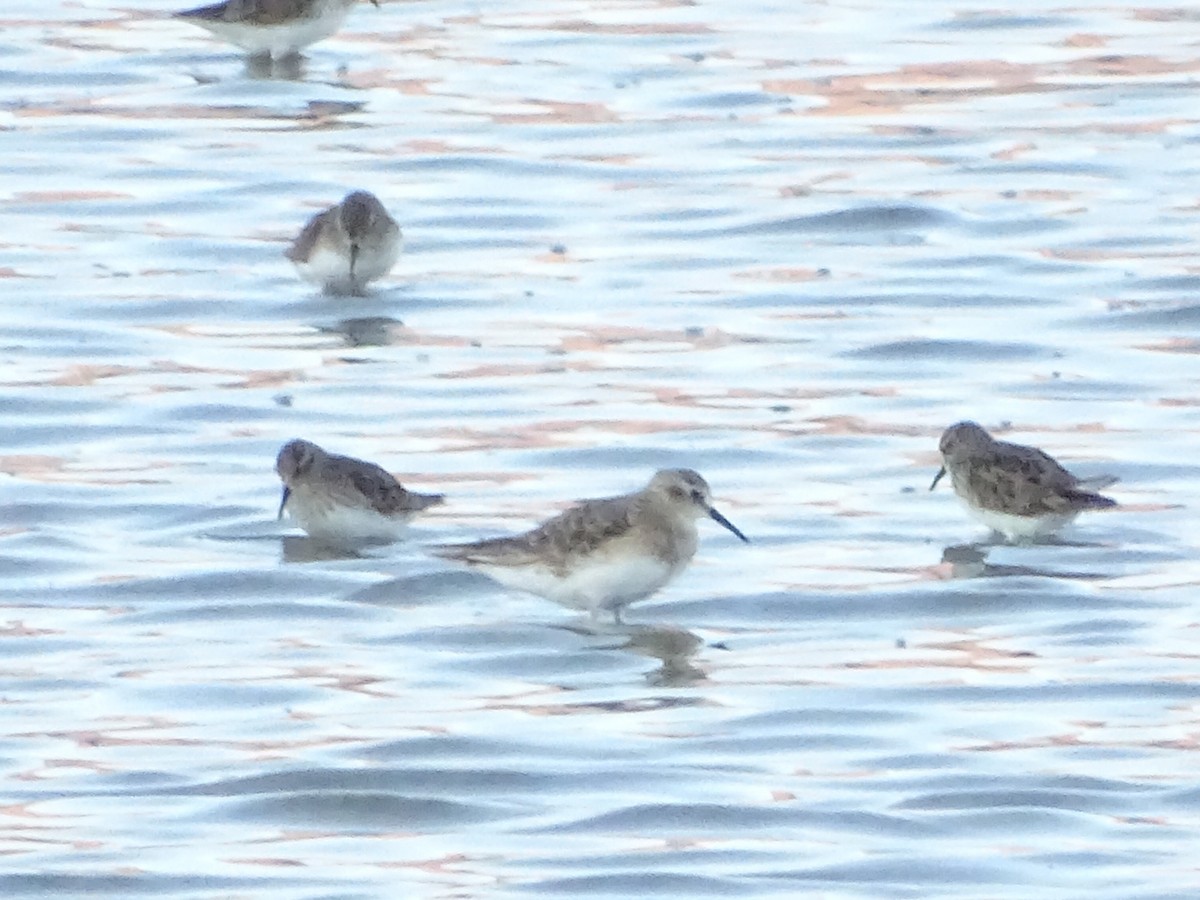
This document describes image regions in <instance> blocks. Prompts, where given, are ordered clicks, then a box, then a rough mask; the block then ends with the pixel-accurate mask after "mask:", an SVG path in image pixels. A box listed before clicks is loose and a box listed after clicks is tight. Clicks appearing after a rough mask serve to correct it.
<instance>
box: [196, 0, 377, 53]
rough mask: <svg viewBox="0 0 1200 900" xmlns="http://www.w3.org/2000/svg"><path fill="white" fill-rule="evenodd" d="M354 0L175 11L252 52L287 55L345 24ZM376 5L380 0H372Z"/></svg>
mask: <svg viewBox="0 0 1200 900" xmlns="http://www.w3.org/2000/svg"><path fill="white" fill-rule="evenodd" d="M354 3H355V0H225V2H224V3H214V4H212V5H211V6H198V7H196V8H195V9H186V10H184V11H183V12H178V13H175V16H176V17H177V18H180V19H183V20H184V21H186V22H191V23H192V24H193V25H199V26H200V27H201V28H206V29H208V30H209V31H211V32H212V33H213V34H215V35H216V36H217V37H219V38H221V39H222V40H226V41H228V42H229V43H231V44H236V45H237V46H238V47H241V48H242V49H243V50H245V51H246V52H247V53H249V54H250V55H251V56H259V57H271V58H274V59H284V58H286V57H289V56H295V55H296V54H298V53H299V52H300V51H301V50H303V49H304V48H305V47H307V46H308V45H309V44H315V43H316V42H317V41H319V40H321V39H322V38H327V37H329V36H330V35H331V34H333V33H334V32H335V31H337V30H338V29H339V28H341V26H342V22H343V21H344V20H345V18H346V16H347V14H348V13H349V12H350V7H352V6H353V5H354ZM371 3H373V4H374V5H375V6H378V5H379V2H378V0H371Z"/></svg>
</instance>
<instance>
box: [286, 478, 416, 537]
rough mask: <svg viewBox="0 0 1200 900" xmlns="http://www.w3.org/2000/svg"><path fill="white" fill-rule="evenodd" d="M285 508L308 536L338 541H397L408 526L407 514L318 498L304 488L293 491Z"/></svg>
mask: <svg viewBox="0 0 1200 900" xmlns="http://www.w3.org/2000/svg"><path fill="white" fill-rule="evenodd" d="M285 511H286V512H287V514H288V515H289V516H290V517H291V518H292V519H294V520H295V521H296V522H297V524H299V525H300V527H301V528H303V529H304V530H305V532H307V533H308V535H309V537H312V538H316V539H318V540H323V541H328V542H330V543H336V544H361V543H373V542H374V543H378V542H380V541H383V542H387V541H394V540H396V539H398V538H400V537H402V536H403V535H404V533H405V532H406V531H407V530H408V529H407V521H408V517H407V516H404V515H398V516H385V515H383V514H381V513H378V512H376V511H375V510H373V509H368V508H366V507H361V506H347V505H345V504H331V503H329V502H327V501H326V502H322V501H315V500H311V499H309V498H306V497H305V496H303V492H301V491H293V492H292V495H291V496H290V497H289V498H288V504H287V508H286V510H285Z"/></svg>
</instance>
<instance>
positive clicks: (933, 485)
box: [929, 466, 946, 491]
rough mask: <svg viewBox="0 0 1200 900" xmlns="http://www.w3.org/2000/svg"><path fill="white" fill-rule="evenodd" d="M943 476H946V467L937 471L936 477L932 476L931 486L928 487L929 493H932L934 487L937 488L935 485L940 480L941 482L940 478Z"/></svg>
mask: <svg viewBox="0 0 1200 900" xmlns="http://www.w3.org/2000/svg"><path fill="white" fill-rule="evenodd" d="M945 474H946V467H945V466H942V467H941V468H940V469H938V473H937V474H936V475H934V476H933V484H931V485H930V486H929V489H930V490H931V491H932V490H933V489H934V488H935V487H937V483H938V482H939V481H941V480H942V476H943V475H945Z"/></svg>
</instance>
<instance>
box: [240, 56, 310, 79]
mask: <svg viewBox="0 0 1200 900" xmlns="http://www.w3.org/2000/svg"><path fill="white" fill-rule="evenodd" d="M307 62H308V60H306V59H305V58H304V57H303V56H301V55H300V54H298V53H294V54H291V55H289V56H284V57H282V58H280V59H273V58H271V57H270V56H266V55H261V54H260V55H254V56H247V57H246V64H245V68H244V72H245V75H246V77H247V78H249V79H251V80H252V81H303V80H304V76H305V75H306V74H308V73H307V67H306V65H305V64H306V63H307Z"/></svg>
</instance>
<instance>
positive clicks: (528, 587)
mask: <svg viewBox="0 0 1200 900" xmlns="http://www.w3.org/2000/svg"><path fill="white" fill-rule="evenodd" d="M702 516H707V517H709V518H711V519H713V520H715V521H717V522H719V523H720V524H721V525H723V526H725V527H726V528H728V529H729V530H730V531H731V532H733V533H734V534H735V535H737V536H738V537H739V538H740V539H741V540H743V541H745V542H747V543H749V539H748V538H747V537H746V536H745V535H744V534H742V533H741V532H740V531H739V530H738V529H737V528H736V527H735V526H734V525H733V523H731V522H730V521H729V520H728V519H726V518H725V517H724V516H723V515H721V514H720V513H719V512H717V511H716V510H715V509H713V506H712V494H711V492H710V491H709V487H708V484H707V483H706V482H705V481H704V479H703V478H701V477H700V476H699V475H698V474H697V473H696V472H693V471H692V470H691V469H662V470H660V471H659V472H657V473H656V474H655V475H654V477H653V478H652V479H651V480H650V483H649V484H648V485H647V486H646V487H645V488H643V489H642V490H640V491H637V492H636V493H632V494H624V495H622V496H619V497H607V498H604V499H600V500H584V501H582V502H580V503H579V504H578V505H577V506H575V507H573V508H572V509H569V510H567V511H566V512H564V513H561V514H560V515H557V516H555V517H554V518H552V519H550V520H548V521H546V522H544V523H543V524H542V525H540V526H538V527H537V528H534V529H533V530H532V531H527V532H525V533H524V534H520V535H516V536H515V537H507V538H493V539H491V540H485V541H477V542H475V543H471V544H444V545H441V546H438V547H434V548H433V552H434V553H435V554H436V555H438V556H441V557H443V558H445V559H450V560H454V561H456V562H462V563H466V564H467V565H468V566H472V567H475V568H478V569H479V570H480V571H482V572H484V573H486V574H487V575H490V576H491V577H492V578H494V579H495V580H496V581H498V582H500V583H501V584H503V585H505V586H507V587H512V588H517V589H518V590H523V591H529V592H530V593H533V594H538V595H539V596H542V597H546V598H547V599H549V600H553V601H555V602H556V603H561V604H562V605H563V606H567V607H570V608H571V609H578V610H582V611H585V612H588V613H591V615H592V616H593V617H596V616H598V615H599V614H600V613H601V612H602V611H603V612H609V613H612V616H613V618H614V619H615V620H616V622H618V623H620V621H621V611H622V610H623V609H624V608H625V607H626V606H628V605H629V604H631V603H635V602H636V601H638V600H642V599H644V598H646V597H649V596H650V595H651V594H653V593H654V592H655V591H657V590H659V589H660V588H662V587H663V586H664V585H666V584H667V582H669V581H670V580H671V579H672V578H674V577H675V576H676V575H678V574H679V573H680V572H682V571H683V570H684V569H685V568H687V564H688V563H689V562H690V561H691V559H692V557H693V556H694V555H695V553H696V543H697V539H698V535H697V531H696V519H698V518H700V517H702Z"/></svg>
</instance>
